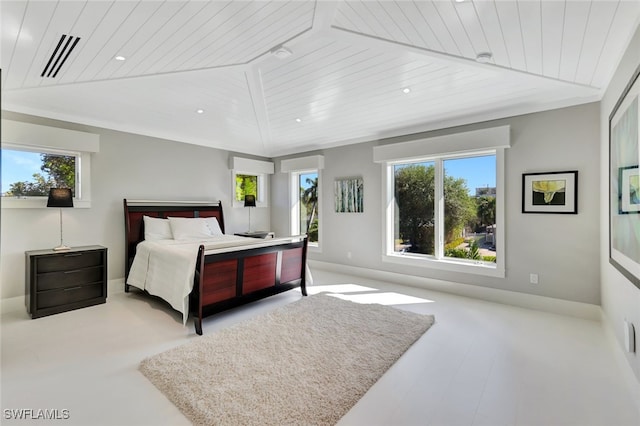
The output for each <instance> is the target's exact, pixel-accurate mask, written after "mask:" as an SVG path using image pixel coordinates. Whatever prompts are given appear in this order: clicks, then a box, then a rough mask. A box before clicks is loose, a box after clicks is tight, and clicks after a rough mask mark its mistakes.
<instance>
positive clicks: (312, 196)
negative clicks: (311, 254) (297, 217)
mask: <svg viewBox="0 0 640 426" xmlns="http://www.w3.org/2000/svg"><path fill="white" fill-rule="evenodd" d="M306 183H307V185H308V187H307V188H306V189H305V188H303V187H302V186H301V187H300V202H301V203H302V205H303V206H302V208H301V209H300V210H301V211H303V210H304V211H306V212H307V215H306V216H307V217H306V230H305V232H306V234H307V235H308V236H309V242H317V241H318V216H317V214H318V176H317V175H316V177H315V178H313V179H311V178H307V179H306ZM301 219H302V218H301ZM301 231H302V229H301Z"/></svg>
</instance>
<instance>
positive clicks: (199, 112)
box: [196, 108, 204, 114]
mask: <svg viewBox="0 0 640 426" xmlns="http://www.w3.org/2000/svg"><path fill="white" fill-rule="evenodd" d="M196 112H197V113H198V114H202V113H204V110H203V109H201V108H199V109H197V110H196Z"/></svg>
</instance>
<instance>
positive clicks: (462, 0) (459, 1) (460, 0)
mask: <svg viewBox="0 0 640 426" xmlns="http://www.w3.org/2000/svg"><path fill="white" fill-rule="evenodd" d="M464 2H465V0H456V3H464Z"/></svg>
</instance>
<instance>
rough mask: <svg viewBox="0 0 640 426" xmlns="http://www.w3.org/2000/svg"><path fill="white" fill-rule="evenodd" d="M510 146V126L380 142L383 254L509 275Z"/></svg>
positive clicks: (402, 260)
mask: <svg viewBox="0 0 640 426" xmlns="http://www.w3.org/2000/svg"><path fill="white" fill-rule="evenodd" d="M508 146H509V131H508V127H507V128H504V129H503V128H495V129H487V130H481V131H474V132H468V133H466V134H456V135H449V136H444V137H438V138H431V139H423V140H420V141H412V142H405V143H400V144H395V145H383V146H379V147H375V148H374V160H375V161H378V162H381V163H382V164H383V170H384V179H385V186H384V187H385V190H386V197H385V198H384V202H385V205H384V207H385V217H384V221H385V225H384V226H385V230H386V231H385V235H384V249H383V260H385V261H390V262H395V263H401V264H407V265H414V266H425V267H431V268H437V269H444V270H450V271H458V272H467V273H477V274H482V275H489V276H502V277H503V276H504V225H503V219H504V213H503V205H504V202H503V200H502V194H503V183H502V179H503V175H504V173H503V171H504V149H503V148H504V147H508ZM465 148H466V149H465ZM447 149H450V150H451V151H447Z"/></svg>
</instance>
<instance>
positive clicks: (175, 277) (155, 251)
mask: <svg viewBox="0 0 640 426" xmlns="http://www.w3.org/2000/svg"><path fill="white" fill-rule="evenodd" d="M294 239H299V237H288V238H272V239H267V240H260V239H255V238H247V237H238V236H232V235H218V236H212V237H211V238H208V239H206V240H197V241H176V240H157V241H142V242H140V243H139V244H138V245H137V247H136V256H135V258H134V259H133V264H132V265H131V269H130V271H129V277H128V278H127V284H129V285H132V286H134V287H137V288H139V289H141V290H146V291H147V292H148V293H149V294H152V295H154V296H158V297H161V298H162V299H164V300H166V301H167V302H168V303H169V304H170V305H171V306H172V307H173V309H175V310H176V311H178V312H180V313H182V322H183V324H186V322H187V317H188V316H189V293H191V290H192V288H193V279H194V275H195V268H196V257H197V254H198V248H199V247H200V245H201V244H202V245H204V247H205V254H214V253H223V252H228V251H235V250H242V249H246V248H248V246H251V248H253V247H262V246H270V245H275V244H281V243H284V242H290V241H293V240H294ZM306 283H307V284H309V285H310V284H311V274H310V272H309V269H308V268H306Z"/></svg>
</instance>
